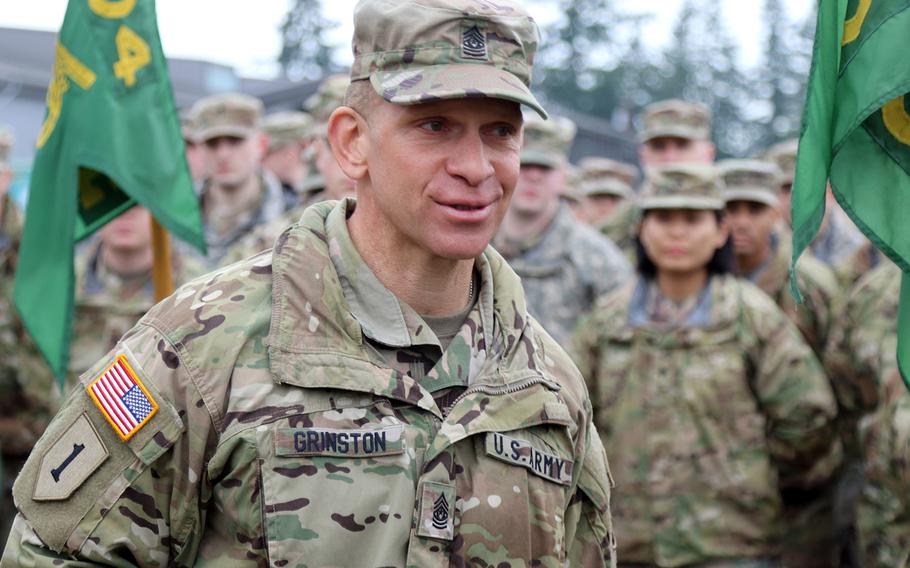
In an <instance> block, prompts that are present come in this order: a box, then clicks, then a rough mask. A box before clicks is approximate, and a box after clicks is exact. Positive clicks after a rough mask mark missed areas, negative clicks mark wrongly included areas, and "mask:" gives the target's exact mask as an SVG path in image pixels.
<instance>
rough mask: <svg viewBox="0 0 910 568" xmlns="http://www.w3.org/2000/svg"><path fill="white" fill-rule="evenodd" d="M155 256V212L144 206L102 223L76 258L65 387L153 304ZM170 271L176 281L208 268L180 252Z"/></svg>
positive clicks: (75, 379)
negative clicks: (152, 240) (153, 215)
mask: <svg viewBox="0 0 910 568" xmlns="http://www.w3.org/2000/svg"><path fill="white" fill-rule="evenodd" d="M152 259H153V256H152V242H151V216H150V215H149V212H148V210H147V209H145V208H144V207H140V206H135V207H133V208H132V209H129V210H128V211H126V212H124V213H123V214H121V215H120V216H119V217H117V218H115V219H113V220H112V221H111V222H109V223H108V224H106V225H105V226H104V227H102V228H101V230H100V231H99V232H98V234H97V236H96V237H95V238H94V239H93V240H92V241H91V242H90V243H89V245H88V247H86V249H85V250H84V251H83V252H82V253H80V254H79V255H78V256H77V257H76V286H75V290H76V293H75V296H76V299H75V302H76V303H75V312H74V316H73V334H72V341H71V343H70V357H69V369H68V376H67V379H68V383H67V386H68V388H67V390H69V387H72V386H75V384H76V381H77V379H78V377H79V375H81V374H82V373H84V372H85V371H87V370H88V368H89V367H91V366H92V365H93V364H94V363H95V362H96V361H97V360H98V359H100V358H101V357H103V356H104V355H105V354H106V353H107V352H108V351H110V350H111V349H112V348H113V347H114V345H116V344H117V340H119V339H120V337H121V336H122V335H123V334H124V333H126V332H127V331H129V329H130V328H131V327H133V326H134V325H136V323H137V322H138V321H139V320H140V319H141V318H142V316H144V315H145V313H146V312H147V311H148V310H149V309H150V308H151V307H152V306H153V305H155V290H154V284H153V282H152ZM172 270H173V277H174V282H175V283H176V284H177V285H180V284H183V283H184V282H187V281H189V280H190V279H192V278H194V277H196V276H200V275H201V274H202V273H203V272H205V271H204V270H203V268H202V266H200V265H199V263H198V262H195V261H193V260H192V259H187V258H183V257H181V256H180V255H178V254H174V255H173V262H172Z"/></svg>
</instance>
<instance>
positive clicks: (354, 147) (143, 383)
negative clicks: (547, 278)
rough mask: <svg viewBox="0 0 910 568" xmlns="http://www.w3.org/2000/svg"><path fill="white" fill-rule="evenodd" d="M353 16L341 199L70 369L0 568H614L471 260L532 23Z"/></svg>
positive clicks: (535, 353) (585, 446) (524, 332)
mask: <svg viewBox="0 0 910 568" xmlns="http://www.w3.org/2000/svg"><path fill="white" fill-rule="evenodd" d="M354 22H355V25H354V28H355V32H354V33H355V38H354V52H355V58H354V64H353V67H352V79H353V82H352V85H351V88H350V93H349V100H348V103H349V105H352V106H348V107H343V108H341V109H339V110H338V111H337V112H336V113H335V114H333V116H332V119H331V121H330V126H329V133H330V137H331V139H332V147H333V149H334V151H335V155H336V157H337V158H338V160H339V163H341V165H342V167H343V168H344V170H345V171H346V172H348V174H349V175H351V177H353V178H355V179H356V180H357V200H356V201H354V200H353V199H346V200H344V201H341V202H325V203H322V204H317V205H314V206H312V207H310V208H308V209H307V210H306V211H305V213H304V215H303V216H302V217H301V219H300V221H299V222H298V223H296V224H295V225H293V226H292V227H289V228H288V230H287V231H286V232H284V233H283V234H282V235H281V237H280V238H279V239H278V242H277V243H276V246H275V248H274V249H273V250H271V251H268V252H264V253H262V254H261V255H258V256H256V257H253V258H251V259H249V260H247V261H244V262H241V263H239V264H235V265H232V266H229V267H226V268H224V269H221V270H220V271H218V272H215V273H213V274H210V275H208V276H205V277H204V278H201V279H198V280H196V281H193V282H191V283H189V284H187V285H185V286H184V287H182V288H181V289H179V290H178V291H177V293H176V294H175V295H174V296H172V297H171V298H170V299H168V300H166V301H165V302H163V303H162V304H160V305H159V306H157V307H156V308H153V309H152V310H151V311H150V312H149V314H148V315H147V316H146V317H145V318H143V320H142V322H141V323H140V324H139V325H138V326H137V327H136V328H134V329H133V330H132V331H130V332H129V333H128V334H127V335H126V336H124V338H123V339H122V341H121V342H120V344H119V345H118V347H117V348H116V349H115V350H113V351H112V352H111V353H110V354H109V355H108V356H106V357H105V358H104V359H102V360H101V361H99V362H98V364H97V365H96V366H95V367H94V368H93V369H91V370H90V371H89V372H88V373H86V374H85V375H83V377H82V379H81V382H82V385H83V386H84V388H80V389H77V390H76V391H74V394H73V395H72V396H71V397H70V398H69V400H68V401H67V403H66V404H65V406H64V408H63V410H62V411H61V413H60V414H59V415H58V416H57V418H56V419H55V421H54V422H53V423H52V425H51V426H50V428H49V431H48V434H47V435H45V437H44V438H43V439H42V441H41V442H39V445H38V447H37V448H36V450H35V452H34V453H33V455H32V457H31V459H30V460H29V462H28V464H27V465H26V468H25V470H24V473H23V475H22V476H21V477H20V479H19V481H18V483H17V485H16V495H17V503H18V505H19V508H20V511H21V515H20V516H19V517H17V521H16V524H15V526H14V531H13V534H12V535H11V537H10V540H9V542H8V544H7V547H6V550H5V552H4V556H3V560H2V562H0V564H2V565H3V566H13V565H17V566H25V567H29V566H36V565H41V566H53V565H63V566H66V565H68V564H69V565H76V564H80V565H81V564H84V563H98V564H117V565H119V564H123V565H126V564H130V565H139V566H152V565H157V566H161V565H175V566H191V565H192V566H204V565H211V566H219V567H220V566H249V565H258V566H310V567H319V566H345V567H350V568H356V567H359V566H413V567H437V566H438V567H444V566H467V565H485V566H528V565H533V564H538V565H541V566H554V567H555V566H566V565H568V566H597V567H600V566H605V565H608V564H610V563H612V561H613V560H614V557H613V550H612V548H613V544H612V543H613V540H612V526H611V521H610V513H609V499H610V482H609V473H608V469H607V462H606V456H605V454H604V452H603V447H602V446H601V444H600V440H599V438H598V436H597V433H596V432H595V431H594V429H593V426H592V424H591V407H590V401H589V400H588V398H587V394H586V390H585V386H584V382H583V379H582V377H581V376H580V375H579V374H578V371H577V370H576V369H575V367H574V366H573V365H572V363H571V361H570V360H569V358H568V356H567V355H566V354H565V352H564V351H563V350H562V349H561V348H560V347H559V346H558V345H557V344H556V343H555V342H554V341H553V340H552V339H551V338H550V337H549V336H548V335H547V334H546V333H545V332H544V331H543V329H542V328H541V327H540V326H539V325H538V324H537V323H536V322H535V321H534V320H533V318H531V317H529V315H528V313H527V304H526V301H525V298H524V294H523V293H522V290H521V284H520V281H519V279H518V277H517V276H516V275H515V273H514V272H513V271H512V270H511V269H510V268H509V267H508V265H507V263H506V262H505V261H504V260H503V259H502V258H501V257H500V256H499V255H498V254H497V253H496V252H495V251H494V250H493V249H492V248H490V247H488V246H487V243H488V242H489V240H490V239H491V238H492V235H493V233H494V232H495V230H496V228H497V225H498V223H499V221H500V220H501V219H502V216H503V215H504V214H505V209H506V207H507V206H508V200H509V198H510V194H511V193H512V191H513V190H514V187H515V184H516V182H517V178H518V164H519V152H520V140H521V128H522V117H521V112H520V107H519V103H523V104H525V105H527V106H530V107H531V108H534V109H535V110H537V111H538V112H540V113H543V112H544V111H543V109H542V108H541V107H540V105H539V103H538V102H537V101H536V100H535V99H534V97H533V95H531V93H530V90H529V88H528V85H529V84H530V69H531V61H532V59H533V55H534V52H535V50H536V47H537V42H538V32H537V27H536V24H535V23H534V21H533V20H532V19H531V18H530V17H529V16H528V15H527V13H526V12H525V11H524V10H523V8H521V7H520V6H519V5H517V4H512V3H509V2H507V0H501V1H500V2H497V3H496V4H495V6H494V5H492V4H490V3H488V2H478V1H474V0H461V1H459V2H452V1H451V0H446V1H444V2H443V1H441V0H434V1H427V0H424V1H421V2H420V3H419V4H418V3H417V2H414V1H409V0H394V1H392V0H364V1H362V2H360V3H359V4H358V5H357V8H356V9H355V13H354ZM380 46H381V47H380ZM484 88H486V89H487V90H483V89H484ZM367 117H368V119H367ZM418 149H419V151H418ZM125 387H129V390H127V391H126V393H125V394H123V393H122V389H123V388H125ZM114 395H116V396H117V397H119V398H116V399H115V398H113V396H114ZM118 400H120V401H121V402H123V407H121V406H119V405H118V403H117V401H118ZM124 409H126V411H129V413H130V414H131V415H132V418H134V419H135V420H130V416H127V415H126V414H123V412H124ZM133 412H135V414H133Z"/></svg>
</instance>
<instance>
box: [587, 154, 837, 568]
mask: <svg viewBox="0 0 910 568" xmlns="http://www.w3.org/2000/svg"><path fill="white" fill-rule="evenodd" d="M639 205H640V206H641V208H642V210H643V218H642V221H641V224H640V229H639V235H638V237H639V241H638V242H639V244H638V251H639V260H638V278H637V279H636V280H635V281H634V282H632V283H630V284H628V285H626V286H624V287H623V288H622V289H621V290H619V291H617V292H616V293H614V294H611V295H610V296H608V297H606V298H604V299H602V300H601V302H600V303H599V304H598V306H597V307H596V309H595V310H593V313H592V314H591V315H590V317H588V318H587V319H586V320H585V321H584V323H582V325H581V327H580V329H579V330H578V332H577V334H576V336H575V338H574V344H573V347H574V350H575V353H576V361H577V363H578V365H579V369H580V370H581V372H582V374H583V375H584V376H585V378H586V380H587V381H588V388H589V390H590V392H591V397H592V402H593V404H594V413H595V425H596V426H597V428H598V431H599V433H600V435H601V437H602V438H603V441H604V446H605V448H606V450H607V454H608V455H609V456H610V463H611V469H612V471H613V475H614V478H615V480H616V487H617V492H616V494H615V495H614V500H613V511H614V518H615V520H616V525H615V527H616V536H617V543H618V546H619V549H618V556H619V559H620V563H621V564H620V565H621V566H629V567H633V566H634V567H651V566H661V567H674V566H699V567H712V568H726V567H734V566H736V567H756V568H764V567H776V566H778V565H779V562H780V554H781V552H782V549H781V539H782V536H783V534H782V533H783V531H784V530H785V528H786V527H787V524H788V523H787V520H786V519H785V517H784V509H783V497H782V493H783V492H784V491H786V490H788V489H798V490H803V491H805V490H811V489H812V488H813V487H818V486H823V485H824V484H825V483H826V481H827V480H828V478H829V477H830V476H831V474H832V473H833V471H834V470H835V468H836V466H837V465H838V460H839V458H840V454H839V449H840V445H839V443H838V442H837V438H836V436H834V432H835V429H834V418H835V415H836V405H835V401H834V397H833V395H832V393H831V389H830V387H829V386H828V384H827V380H826V378H825V375H824V373H823V372H822V369H821V367H820V365H819V363H818V361H817V360H816V358H815V357H814V356H813V354H812V350H811V349H810V348H809V346H808V345H807V344H806V343H805V342H804V341H803V339H802V337H801V336H800V334H799V331H798V330H797V329H796V327H795V326H794V325H793V324H792V323H791V322H790V321H789V320H788V319H787V317H786V316H785V315H784V313H783V312H781V311H780V309H779V308H778V307H777V306H776V305H775V304H774V302H773V301H771V299H770V298H768V297H767V295H765V294H764V293H762V292H761V291H760V290H758V289H757V288H755V287H754V286H752V285H751V284H749V283H748V282H745V281H743V280H740V279H737V278H734V277H733V275H732V274H731V271H732V268H733V267H732V258H731V253H732V250H731V245H730V243H729V242H728V235H729V229H728V226H727V223H726V220H725V219H724V205H725V203H724V198H723V193H722V189H721V183H720V182H719V179H718V177H717V176H716V174H715V173H714V171H713V169H712V168H711V167H710V166H703V165H702V166H698V165H694V164H679V165H674V166H667V167H665V168H662V169H660V170H651V172H650V176H649V179H648V180H647V181H646V182H645V187H644V189H643V192H642V196H641V200H640V202H639Z"/></svg>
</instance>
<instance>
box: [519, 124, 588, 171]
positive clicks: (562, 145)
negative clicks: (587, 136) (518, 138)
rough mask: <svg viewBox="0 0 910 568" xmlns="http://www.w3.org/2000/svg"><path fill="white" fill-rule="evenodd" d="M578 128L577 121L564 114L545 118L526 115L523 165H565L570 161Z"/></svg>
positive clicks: (522, 150) (522, 147)
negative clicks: (570, 152) (548, 118)
mask: <svg viewBox="0 0 910 568" xmlns="http://www.w3.org/2000/svg"><path fill="white" fill-rule="evenodd" d="M576 130H577V128H576V127H575V123H574V122H572V121H571V120H569V119H568V118H565V117H563V116H553V117H551V118H550V120H543V119H541V118H539V117H537V116H535V115H525V123H524V141H523V143H522V146H521V165H523V166H531V165H535V166H546V167H548V168H557V167H561V166H564V165H565V164H567V163H568V162H569V151H570V150H571V149H572V142H573V141H574V140H575V132H576Z"/></svg>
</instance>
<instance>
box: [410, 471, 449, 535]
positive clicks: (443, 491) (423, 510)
mask: <svg viewBox="0 0 910 568" xmlns="http://www.w3.org/2000/svg"><path fill="white" fill-rule="evenodd" d="M454 507H455V487H453V486H451V485H446V484H445V483H438V482H435V481H424V482H423V484H422V485H421V490H420V521H419V523H420V525H419V526H418V527H417V534H418V535H420V536H426V537H430V538H440V539H444V540H452V539H453V538H455V519H454V518H453V512H454Z"/></svg>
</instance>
